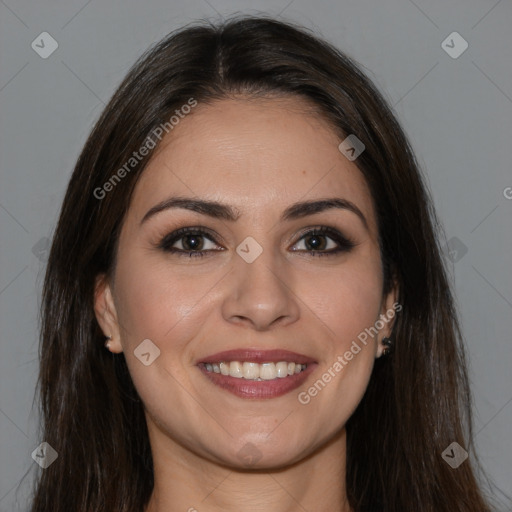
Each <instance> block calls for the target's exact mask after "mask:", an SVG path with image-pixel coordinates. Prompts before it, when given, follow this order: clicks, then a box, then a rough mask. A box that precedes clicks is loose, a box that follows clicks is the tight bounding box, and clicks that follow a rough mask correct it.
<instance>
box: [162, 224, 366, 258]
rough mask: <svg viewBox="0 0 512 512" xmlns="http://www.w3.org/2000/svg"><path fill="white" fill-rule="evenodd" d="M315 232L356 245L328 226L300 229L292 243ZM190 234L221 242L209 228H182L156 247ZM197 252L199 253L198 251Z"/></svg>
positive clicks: (350, 239)
mask: <svg viewBox="0 0 512 512" xmlns="http://www.w3.org/2000/svg"><path fill="white" fill-rule="evenodd" d="M322 230H327V231H322ZM315 231H320V233H317V234H319V235H321V236H325V237H327V238H331V239H332V240H334V241H335V242H336V243H338V244H339V243H340V241H338V240H336V239H335V238H333V236H335V235H338V236H339V237H340V238H341V239H342V240H346V241H347V242H348V243H349V244H351V245H356V242H355V241H354V240H353V239H352V237H351V236H347V235H345V234H344V233H342V232H341V231H340V230H339V229H338V228H335V227H333V226H329V225H321V224H315V225H312V226H307V227H305V228H302V229H301V230H300V232H299V234H298V235H297V234H295V235H294V236H296V237H297V240H296V241H295V242H294V244H296V243H298V242H299V241H300V240H302V238H303V237H304V236H306V235H308V234H310V233H311V232H315ZM329 231H332V232H329ZM190 233H192V234H194V233H197V234H199V235H201V236H204V237H205V238H207V239H208V240H210V241H211V242H213V243H215V244H217V245H220V242H219V241H218V240H217V237H219V238H221V240H222V237H221V236H220V235H218V234H213V232H212V231H211V230H210V229H209V228H206V227H203V226H184V227H182V228H178V229H176V230H174V231H172V232H170V233H168V234H167V235H165V236H164V237H163V238H162V239H161V241H160V243H159V244H158V245H159V246H163V245H167V244H166V243H165V242H166V240H167V239H170V242H169V243H171V242H172V244H174V243H176V242H177V241H179V240H181V239H182V238H183V237H184V236H186V235H188V234H190ZM287 243H289V239H288V240H287ZM210 250H211V249H210ZM198 252H200V251H198Z"/></svg>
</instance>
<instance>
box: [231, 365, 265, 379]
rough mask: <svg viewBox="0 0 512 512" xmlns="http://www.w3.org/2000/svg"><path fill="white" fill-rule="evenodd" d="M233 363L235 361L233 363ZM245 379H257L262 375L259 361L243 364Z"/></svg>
mask: <svg viewBox="0 0 512 512" xmlns="http://www.w3.org/2000/svg"><path fill="white" fill-rule="evenodd" d="M231 364H233V363H231ZM243 369H244V379H251V380H253V379H257V378H258V377H259V376H260V369H259V365H258V363H247V362H245V363H244V364H243Z"/></svg>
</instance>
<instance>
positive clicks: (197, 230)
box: [157, 226, 356, 258]
mask: <svg viewBox="0 0 512 512" xmlns="http://www.w3.org/2000/svg"><path fill="white" fill-rule="evenodd" d="M185 235H197V236H204V237H205V238H207V239H208V240H210V241H211V242H213V243H215V244H217V242H216V241H215V239H214V237H213V235H212V234H211V233H210V231H209V230H206V229H204V228H201V227H185V228H180V229H178V230H176V231H173V232H172V233H169V234H168V235H166V236H164V237H163V238H162V240H161V241H160V243H159V244H158V246H157V247H158V248H159V249H161V250H163V251H165V252H169V253H173V254H177V255H178V256H187V255H188V256H189V257H194V258H195V257H203V256H206V255H207V253H211V252H214V251H219V250H217V249H207V250H203V251H186V250H183V249H176V248H175V247H172V245H173V244H174V243H175V242H177V241H178V240H180V239H181V238H183V237H184V236H185ZM307 236H327V238H331V239H332V240H333V241H334V242H336V243H337V244H338V247H337V248H336V249H329V250H327V251H326V250H324V251H321V252H320V251H312V250H309V251H308V250H295V251H294V252H302V253H304V252H306V253H308V254H310V255H312V256H335V255H337V254H339V253H342V252H349V251H350V250H351V249H353V248H354V247H355V246H356V243H355V242H354V241H353V240H351V239H350V238H347V237H344V236H343V235H342V234H341V233H340V232H339V231H337V230H336V229H333V228H330V227H328V226H318V227H314V228H312V229H309V230H308V231H306V232H305V233H302V235H301V237H300V238H299V240H298V241H300V240H302V239H303V238H305V237H307ZM298 241H297V242H298ZM297 242H295V243H297ZM217 245H218V244H217ZM294 245H295V244H294ZM219 252H220V251H219Z"/></svg>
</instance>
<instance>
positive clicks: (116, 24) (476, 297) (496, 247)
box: [0, 0, 512, 512]
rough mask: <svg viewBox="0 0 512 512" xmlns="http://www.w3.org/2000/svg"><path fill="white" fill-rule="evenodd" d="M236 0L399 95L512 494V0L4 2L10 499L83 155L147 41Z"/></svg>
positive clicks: (492, 439) (486, 456)
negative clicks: (49, 39) (62, 219)
mask: <svg viewBox="0 0 512 512" xmlns="http://www.w3.org/2000/svg"><path fill="white" fill-rule="evenodd" d="M234 12H246V13H258V12H260V13H263V12H264V13H268V14H271V15H275V16H277V15H281V16H282V18H284V19H288V20H291V21H295V22H299V23H301V24H303V25H305V26H306V27H309V28H312V29H314V30H315V31H317V33H318V34H320V35H323V36H324V37H326V38H327V39H329V40H330V41H332V42H333V43H334V44H335V45H336V46H338V47H339V48H340V49H342V50H344V51H346V52H347V53H348V54H349V55H351V56H353V57H354V58H355V59H356V60H357V61H358V62H360V63H361V64H363V65H364V68H365V70H366V72H367V73H368V74H369V75H370V77H371V78H372V79H373V80H374V81H375V82H376V84H377V85H378V86H379V88H380V89H381V90H382V91H383V92H384V94H385V97H386V98H387V99H388V100H389V102H390V103H391V105H393V106H394V108H395V111H396V114H397V116H398V118H399V119H400V121H401V122H402V124H403V126H404V128H405V130H406V132H407V134H408V135H409V137H410V140H411V143H412V145H413V147H414V149H415V150H416V152H417V156H418V159H419V162H420V165H421V166H422V167H423V169H424V171H425V173H426V175H427V181H428V183H429V186H430V188H431V190H432V193H433V197H434V201H435V205H436V207H437V210H438V213H439V216H440V218H441V220H442V222H443V224H444V227H445V231H446V239H445V242H446V241H448V240H449V249H450V250H447V252H446V257H447V258H448V259H450V260H451V261H450V269H451V277H452V280H453V283H454V287H455V292H456V296H457V301H458V307H459V309H460V314H461V320H462V324H463V329H464V334H465V337H466V343H467V349H468V356H469V361H470V376H471V382H472V389H473V393H474V398H475V405H474V412H475V423H476V428H475V432H476V444H477V451H478V453H479V456H480V457H481V460H482V462H483V464H484V467H485V468H486V470H487V471H488V473H489V475H490V476H491V478H492V480H493V481H494V482H495V484H496V485H497V487H498V488H500V489H501V490H503V491H504V492H506V493H508V494H509V495H510V494H511V493H512V484H511V478H510V476H511V475H512V443H511V435H510V434H511V427H510V426H511V425H512V404H511V401H512V379H511V371H510V368H511V367H512V348H511V335H510V332H511V329H510V327H511V321H510V319H511V317H512V273H511V272H510V270H507V268H508V269H509V268H510V254H511V253H512V236H511V229H510V228H511V217H512V215H511V214H512V199H511V198H512V189H510V188H507V187H512V172H511V163H510V162H511V161H512V144H511V140H512V138H511V134H512V66H511V63H512V58H511V57H512V32H511V31H510V27H511V25H512V3H511V2H510V1H508V0H501V1H496V0H478V1H477V0H458V1H453V0H451V1H441V0H439V1H438V0H433V1H426V0H422V1H421V0H415V1H414V2H413V1H412V0H389V1H386V2H382V1H378V0H357V1H356V0H338V1H334V0H331V1H328V0H322V1H317V2H315V4H313V3H312V2H309V1H307V0H292V1H290V0H280V1H279V0H268V1H260V2H249V1H246V0H244V1H234V0H208V1H206V0H193V1H186V2H185V1H184V0H182V1H180V2H178V1H168V2H165V1H164V0H151V1H147V2H134V1H124V2H122V1H120V0H116V1H112V0H109V1H108V2H99V1H98V0H91V1H89V2H87V1H84V0H72V1H69V0H67V1H66V2H64V1H63V0H61V1H56V0H54V1H50V0H46V1H40V2H37V3H36V2H28V1H25V0H5V1H3V0H0V23H1V29H0V34H1V36H0V37H1V46H0V47H1V54H0V58H1V61H0V62H1V64H0V70H1V74H0V109H1V126H0V130H1V149H0V158H1V163H0V169H1V190H0V230H1V247H2V250H1V265H0V318H1V330H0V335H1V344H0V457H1V463H0V510H1V511H9V512H11V511H15V510H27V506H28V505H27V493H28V491H29V488H30V482H31V479H32V477H33V476H34V475H35V474H36V472H37V471H36V470H38V469H39V468H38V467H37V466H36V464H35V463H34V462H33V460H32V458H31V453H32V451H33V450H34V448H35V447H36V446H37V445H38V444H39V443H40V442H41V441H42V440H41V439H39V437H38V428H37V425H38V416H37V408H35V407H33V399H34V386H35V383H36V378H37V370H38V361H37V354H38V353H37V344H38V341H37V339H38V338H37V322H38V306H39V303H40V299H39V294H40V290H41V283H42V276H43V271H44V265H45V255H46V252H45V249H46V247H47V244H48V240H47V239H48V238H50V237H51V234H52V230H53V229H54V225H55V222H56V219H57V214H58V210H59V207H60V203H61V201H62V198H63V193H64V190H65V187H66V185H67V181H68V179H69V176H70V173H71V171H72V168H73V166H74V163H75V160H76V158H77V156H78V153H79V151H80V149H81V147H82V146H83V144H84V142H85V139H86V136H87V134H88V132H89V130H90V129H91V127H92V124H93V122H94V121H95V119H96V118H97V117H98V116H99V114H100V112H101V110H102V108H103V105H104V104H105V103H106V102H107V100H108V98H109V97H110V96H111V95H112V93H113V92H114V89H115V87H116V85H117V84H118V83H119V81H120V80H121V78H122V77H123V76H124V74H125V73H126V71H127V70H128V69H129V67H130V66H131V65H132V64H133V62H134V61H135V59H136V58H137V57H138V56H139V55H140V54H141V53H142V51H143V50H145V49H146V48H147V47H148V46H149V45H150V44H152V43H154V42H155V41H157V40H158V39H160V38H161V37H163V36H164V35H165V34H167V33H168V32H170V31H171V30H173V29H175V28H177V27H179V26H181V25H183V24H186V23H189V22H191V21H194V20H196V19H198V18H204V17H208V18H214V19H216V18H219V17H225V16H228V15H230V14H233V13H234ZM44 31H47V32H49V33H50V34H51V35H52V36H53V38H55V40H56V41H57V42H58V45H59V46H58V49H57V50H56V51H55V52H54V53H53V54H52V55H51V56H49V57H48V58H47V59H43V58H41V57H40V56H39V55H38V54H37V53H36V52H35V51H34V50H33V49H32V48H31V43H32V41H34V40H35V39H36V38H37V37H38V36H39V34H41V33H42V32H44ZM453 31H457V32H459V33H460V34H461V35H462V37H463V38H464V39H465V40H466V41H467V42H468V44H469V47H468V49H467V50H466V51H465V52H464V53H462V55H460V56H459V57H458V58H456V59H454V58H452V57H450V56H449V55H448V54H447V53H446V52H445V50H444V49H443V48H442V46H441V43H442V41H443V40H445V38H446V37H447V36H448V35H449V34H451V33H452V32H453ZM39 40H40V39H39ZM448 44H450V45H452V46H453V45H455V49H458V48H459V47H460V46H458V43H457V44H456V43H453V44H452V43H451V42H450V41H449V42H448ZM507 196H508V198H507ZM454 237H456V238H454ZM466 249H467V252H465V251H466ZM507 263H508V264H509V266H508V267H507ZM76 470H77V471H80V468H76ZM24 475H26V478H25V479H23V476H24ZM20 481H22V484H21V485H19V484H20ZM495 492H497V491H495Z"/></svg>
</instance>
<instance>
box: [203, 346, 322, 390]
mask: <svg viewBox="0 0 512 512" xmlns="http://www.w3.org/2000/svg"><path fill="white" fill-rule="evenodd" d="M197 366H198V368H199V369H200V370H201V371H202V373H203V374H204V375H205V376H206V377H207V378H208V379H209V381H210V382H211V383H213V384H214V385H217V386H218V387H220V388H222V389H224V390H226V391H229V392H231V393H233V394H235V395H236V396H239V397H241V398H251V399H268V398H275V397H278V396H282V395H284V394H286V393H289V392H290V391H292V390H294V389H296V388H298V387H299V386H300V385H301V384H302V383H303V382H304V381H305V380H306V379H307V377H308V375H309V374H310V373H311V372H312V371H313V370H314V368H315V367H316V366H317V363H316V361H314V360H313V359H311V358H309V357H307V356H305V355H302V354H297V353H295V352H290V351H287V350H267V351H262V350H248V349H244V350H230V351H226V352H219V353H217V354H214V355H212V356H209V357H207V358H205V359H202V360H201V361H200V362H199V363H198V364H197Z"/></svg>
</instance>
